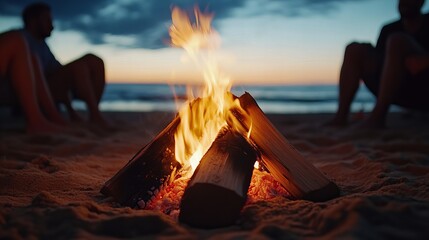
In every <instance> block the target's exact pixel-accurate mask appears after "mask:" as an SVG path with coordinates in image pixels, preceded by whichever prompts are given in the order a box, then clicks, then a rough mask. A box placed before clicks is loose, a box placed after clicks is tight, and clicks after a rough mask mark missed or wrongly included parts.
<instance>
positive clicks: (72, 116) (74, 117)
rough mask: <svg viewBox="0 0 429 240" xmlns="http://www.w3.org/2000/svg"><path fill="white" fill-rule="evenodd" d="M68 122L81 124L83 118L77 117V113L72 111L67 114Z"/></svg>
mask: <svg viewBox="0 0 429 240" xmlns="http://www.w3.org/2000/svg"><path fill="white" fill-rule="evenodd" d="M69 116H70V120H71V121H72V122H74V123H83V122H84V120H83V118H82V117H81V116H80V115H79V113H77V112H75V111H73V112H69Z"/></svg>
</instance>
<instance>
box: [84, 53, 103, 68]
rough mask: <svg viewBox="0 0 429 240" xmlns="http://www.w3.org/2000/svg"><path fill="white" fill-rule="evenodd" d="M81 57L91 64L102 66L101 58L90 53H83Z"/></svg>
mask: <svg viewBox="0 0 429 240" xmlns="http://www.w3.org/2000/svg"><path fill="white" fill-rule="evenodd" d="M82 59H85V61H88V62H89V63H92V64H96V65H101V66H104V61H103V59H101V58H100V57H98V56H97V55H95V54H92V53H88V54H85V56H83V57H82Z"/></svg>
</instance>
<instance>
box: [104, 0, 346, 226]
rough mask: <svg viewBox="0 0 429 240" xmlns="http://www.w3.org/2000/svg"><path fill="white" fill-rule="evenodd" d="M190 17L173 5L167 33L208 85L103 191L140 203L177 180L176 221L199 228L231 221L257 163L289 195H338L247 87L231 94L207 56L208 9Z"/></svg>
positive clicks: (211, 41) (213, 43) (210, 45)
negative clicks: (239, 93)
mask: <svg viewBox="0 0 429 240" xmlns="http://www.w3.org/2000/svg"><path fill="white" fill-rule="evenodd" d="M194 15H195V21H194V23H192V22H191V20H190V19H189V17H188V15H187V14H186V13H185V12H184V11H182V10H180V9H179V8H173V11H172V22H173V24H172V26H171V27H170V36H171V43H172V45H173V46H175V47H182V48H184V49H185V50H186V51H187V52H188V53H189V56H190V57H191V58H192V59H193V60H194V61H195V62H196V63H197V64H198V65H201V66H202V67H203V75H204V79H205V82H206V85H205V87H204V89H203V92H202V94H201V97H200V98H193V97H192V96H193V95H191V97H190V100H189V102H188V103H187V104H185V106H184V107H183V108H182V109H180V111H179V113H178V114H177V116H176V117H175V118H174V119H173V120H172V121H171V122H170V124H169V125H168V126H167V127H165V129H164V130H162V131H161V132H160V133H159V134H158V135H157V136H156V137H155V138H154V139H153V140H152V141H151V142H150V143H149V144H147V145H146V146H145V147H143V148H142V149H141V150H140V151H139V152H138V153H137V154H136V155H135V156H134V157H133V158H132V159H131V160H130V161H129V162H128V163H127V164H126V165H125V166H124V167H123V168H122V169H121V170H120V171H119V172H118V173H117V174H116V175H115V176H113V177H112V178H111V179H110V180H109V181H107V182H106V184H105V185H104V187H103V188H102V189H101V192H102V193H103V194H105V195H106V196H111V197H113V198H114V199H115V201H117V202H119V203H121V204H123V205H126V206H131V207H135V206H137V205H138V206H140V207H142V208H145V207H150V205H151V199H152V200H153V198H154V197H159V196H158V194H159V191H165V189H166V188H168V187H170V186H171V183H172V182H173V181H175V182H176V181H177V182H176V183H177V184H181V185H183V186H184V188H185V189H184V192H183V196H182V195H181V194H177V196H178V197H182V198H181V202H180V213H179V220H180V221H181V222H183V223H186V224H189V225H191V226H195V227H204V228H214V227H223V226H228V225H230V224H233V223H234V222H235V221H236V219H237V218H238V216H239V214H240V211H241V209H242V207H243V206H244V204H245V202H246V199H247V193H248V189H249V186H250V183H251V180H252V173H253V171H254V165H255V162H256V161H258V163H260V165H262V168H264V169H266V170H267V172H269V174H270V175H271V176H272V177H273V178H274V179H275V180H276V181H277V182H278V183H279V184H280V185H281V186H282V187H283V188H284V189H285V190H286V191H287V192H288V193H289V195H290V198H292V199H306V200H311V201H325V200H328V199H331V198H333V197H336V196H338V194H339V189H338V187H337V186H336V185H335V184H334V183H333V182H331V181H330V180H329V179H328V178H327V177H326V176H325V175H324V174H323V173H321V172H320V171H319V170H318V169H317V168H315V167H314V166H313V165H312V164H311V163H309V162H307V161H306V160H305V159H304V157H303V156H302V155H301V154H300V153H299V151H297V150H296V149H295V148H294V147H293V146H292V145H291V144H290V143H289V142H288V141H287V140H286V138H285V137H284V136H283V135H282V134H281V133H280V132H279V131H278V130H277V129H276V128H275V127H274V125H273V124H272V123H271V122H270V120H269V119H268V118H267V117H266V116H265V114H264V113H263V111H262V110H261V109H260V107H259V106H258V105H257V103H256V101H255V100H254V99H253V97H252V96H251V95H250V94H249V93H244V94H243V95H242V96H240V97H237V96H234V95H233V94H231V93H230V89H231V83H230V81H229V79H228V78H225V77H223V75H222V74H221V73H220V71H219V68H218V66H217V60H216V58H215V57H214V54H212V53H213V51H214V50H215V49H216V48H217V47H218V46H219V41H218V40H219V37H218V35H217V33H216V32H215V31H214V30H213V29H212V28H211V20H212V17H213V15H211V14H203V13H201V12H200V11H199V10H198V9H197V8H195V11H194ZM201 50H203V51H204V52H203V54H201ZM254 187H255V188H257V187H258V186H254ZM161 197H162V196H161ZM152 202H153V201H152Z"/></svg>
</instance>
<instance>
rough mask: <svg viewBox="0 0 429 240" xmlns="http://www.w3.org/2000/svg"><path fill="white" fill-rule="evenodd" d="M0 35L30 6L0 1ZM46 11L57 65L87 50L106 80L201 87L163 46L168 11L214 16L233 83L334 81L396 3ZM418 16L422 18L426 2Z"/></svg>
mask: <svg viewBox="0 0 429 240" xmlns="http://www.w3.org/2000/svg"><path fill="white" fill-rule="evenodd" d="M0 2H1V5H0V31H5V30H9V29H12V28H20V27H22V23H21V19H20V12H21V10H22V8H23V7H24V6H25V5H26V4H28V3H30V2H32V1H26V0H24V1H18V0H16V1H11V0H9V1H3V0H0ZM46 2H47V3H50V4H51V6H52V12H53V17H54V19H55V21H54V25H55V30H54V32H53V33H52V36H51V37H50V38H49V40H48V44H49V45H50V47H51V50H52V51H53V53H54V54H55V55H56V57H57V59H58V60H59V61H60V62H61V63H63V64H65V63H67V62H69V61H70V60H72V59H74V58H77V57H79V56H82V55H83V54H85V53H87V52H92V53H95V54H97V55H99V56H100V57H102V58H103V60H104V61H105V63H106V72H107V81H108V82H137V83H170V84H171V83H190V82H202V77H201V74H200V72H199V71H198V69H196V68H195V67H194V66H193V64H192V63H191V62H189V63H183V61H181V59H183V56H184V55H185V52H184V50H182V49H174V48H171V47H169V46H168V44H167V43H166V42H167V41H168V27H169V25H170V23H171V19H170V17H171V6H173V5H177V6H179V7H181V8H184V9H187V10H191V9H192V8H193V6H194V5H195V3H198V5H199V6H200V8H201V9H202V10H203V11H204V10H205V9H208V10H209V11H212V12H214V14H215V16H214V20H213V24H214V28H215V29H216V30H217V31H218V32H219V33H220V36H221V38H222V45H221V49H220V50H219V51H218V53H219V58H220V59H221V60H222V61H221V64H220V66H221V68H222V71H223V72H224V74H226V75H229V76H230V77H231V79H232V81H233V82H234V83H247V84H314V83H318V84H324V83H336V82H337V78H338V72H339V68H340V66H341V61H342V57H343V51H344V47H345V46H346V44H347V43H349V42H351V41H366V42H371V43H373V44H375V41H376V39H377V37H378V33H379V31H380V28H381V26H382V25H383V24H385V23H387V22H390V21H392V20H395V19H397V18H398V17H399V15H398V13H397V9H396V5H397V1H396V0H234V1H231V0H212V1H209V0H206V1H193V0H93V1H86V0H85V1H84V0H73V1H71V0H67V1H46ZM423 9H424V10H423V12H428V10H429V1H426V3H425V6H424V8H423Z"/></svg>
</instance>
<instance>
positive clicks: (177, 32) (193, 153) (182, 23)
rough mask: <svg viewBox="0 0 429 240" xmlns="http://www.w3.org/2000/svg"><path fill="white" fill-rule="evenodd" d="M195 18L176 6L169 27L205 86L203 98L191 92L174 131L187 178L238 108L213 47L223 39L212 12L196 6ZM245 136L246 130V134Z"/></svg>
mask: <svg viewBox="0 0 429 240" xmlns="http://www.w3.org/2000/svg"><path fill="white" fill-rule="evenodd" d="M194 15H195V21H194V22H193V23H192V22H191V20H190V19H189V17H188V15H187V14H186V13H185V12H184V11H182V10H181V9H179V8H177V7H174V8H173V12H172V22H173V24H172V26H171V27H170V31H169V32H170V36H171V43H172V45H173V46H175V47H182V48H184V49H185V50H186V52H187V53H188V54H189V56H190V58H191V59H192V60H193V61H194V62H195V64H196V65H197V66H199V67H200V68H201V71H202V73H203V76H204V81H205V86H204V89H203V90H202V93H201V94H200V97H201V98H200V99H198V100H197V101H194V102H193V103H192V105H191V104H190V101H192V100H194V94H193V93H192V92H190V94H188V95H189V96H188V97H189V102H188V103H187V104H185V106H184V107H183V108H182V109H180V111H179V115H180V125H179V126H178V128H177V132H176V133H175V154H176V160H177V161H178V162H180V163H181V164H182V166H183V168H182V169H184V173H182V174H183V175H184V177H190V176H191V175H192V173H193V172H194V170H195V169H196V167H197V166H198V163H199V161H200V160H201V158H202V156H203V155H204V153H205V152H206V151H207V150H208V148H209V147H210V145H211V144H212V142H213V141H214V139H215V138H216V136H217V134H218V132H219V130H220V129H221V128H222V127H223V126H225V125H226V118H227V115H228V111H229V109H230V108H231V107H234V106H237V107H239V105H240V104H239V101H238V100H234V99H233V96H232V94H230V93H229V91H230V89H231V85H232V84H231V82H230V80H229V78H227V77H225V76H223V75H222V74H221V72H220V71H219V68H218V64H217V63H218V61H217V59H216V57H215V54H214V50H215V49H217V48H218V47H219V43H220V38H219V35H218V34H217V32H216V31H215V30H213V29H212V28H211V20H212V17H213V15H211V14H203V13H201V12H200V10H199V9H198V8H195V9H194ZM243 135H244V136H246V135H247V133H243Z"/></svg>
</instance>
